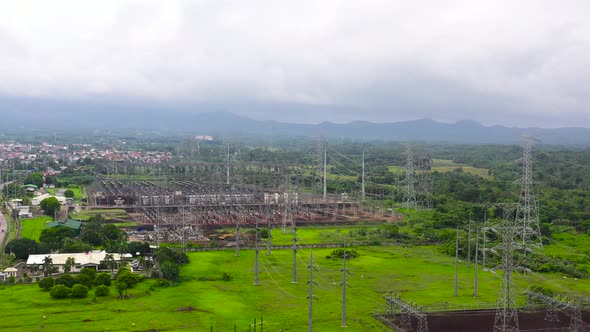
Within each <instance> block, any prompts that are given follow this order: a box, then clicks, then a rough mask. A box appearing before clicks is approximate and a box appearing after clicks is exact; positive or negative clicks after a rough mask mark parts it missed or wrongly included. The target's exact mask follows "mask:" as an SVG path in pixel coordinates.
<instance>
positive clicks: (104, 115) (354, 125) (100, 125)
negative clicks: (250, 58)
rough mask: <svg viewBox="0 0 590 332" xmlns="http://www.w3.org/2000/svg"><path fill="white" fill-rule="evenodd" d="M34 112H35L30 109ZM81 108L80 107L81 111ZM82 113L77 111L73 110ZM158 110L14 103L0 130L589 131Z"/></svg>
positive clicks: (577, 141) (453, 134)
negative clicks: (310, 120) (303, 119)
mask: <svg viewBox="0 0 590 332" xmlns="http://www.w3.org/2000/svg"><path fill="white" fill-rule="evenodd" d="M35 106H37V107H35ZM82 106H84V107H82ZM82 108H83V109H84V111H83V112H82V111H78V110H79V109H82ZM203 108H207V109H208V110H201V111H202V112H200V113H196V112H195V111H194V110H191V109H188V107H187V109H180V110H179V108H178V107H175V108H174V109H173V110H166V109H162V106H161V105H157V106H151V107H150V106H149V105H148V106H146V107H145V108H140V107H137V106H136V105H133V106H125V105H124V104H117V105H109V107H105V105H102V107H100V106H99V105H96V106H94V107H88V106H87V104H83V103H80V104H79V105H77V104H76V103H69V104H66V105H65V107H64V104H63V103H59V102H54V103H52V102H49V103H44V104H43V107H42V108H41V107H38V105H37V104H27V103H24V104H23V103H19V102H18V101H14V102H12V103H11V102H8V103H7V102H6V100H4V101H3V102H2V103H0V115H1V119H2V121H1V122H0V130H9V131H12V132H14V131H22V130H44V131H45V130H60V131H61V130H93V129H99V130H108V129H111V130H127V129H129V130H138V129H139V130H141V129H145V130H158V131H161V132H166V133H168V134H177V135H230V134H243V135H261V136H287V137H317V136H320V135H323V136H325V137H327V138H350V139H358V140H385V141H420V142H440V143H464V144H514V143H516V142H518V140H519V139H520V138H521V137H522V136H523V135H529V136H534V137H536V138H537V139H539V140H540V141H541V142H542V143H543V144H554V145H580V146H590V129H588V128H582V127H568V128H551V129H550V128H517V127H504V126H498V125H494V126H484V125H482V124H480V123H478V122H476V121H473V120H462V121H458V122H456V123H443V122H438V121H435V120H432V119H420V120H412V121H401V122H386V123H375V122H368V121H352V122H348V123H342V124H340V123H333V122H329V121H326V122H322V123H319V124H302V123H287V122H278V121H273V120H265V121H261V120H254V119H252V118H249V117H246V116H241V115H236V114H234V113H231V112H226V111H214V112H212V111H211V109H215V108H213V107H203Z"/></svg>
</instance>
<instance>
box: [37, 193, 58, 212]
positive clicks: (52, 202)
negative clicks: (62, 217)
mask: <svg viewBox="0 0 590 332" xmlns="http://www.w3.org/2000/svg"><path fill="white" fill-rule="evenodd" d="M39 207H40V208H41V210H43V212H44V213H45V214H46V215H48V216H53V215H55V213H56V212H57V211H59V209H60V208H61V203H60V202H59V201H58V200H57V198H55V197H48V198H46V199H44V200H42V201H41V203H39Z"/></svg>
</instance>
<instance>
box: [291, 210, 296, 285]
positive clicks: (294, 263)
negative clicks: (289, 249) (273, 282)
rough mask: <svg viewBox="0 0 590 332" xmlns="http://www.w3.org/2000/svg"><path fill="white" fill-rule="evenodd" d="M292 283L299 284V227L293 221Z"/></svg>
mask: <svg viewBox="0 0 590 332" xmlns="http://www.w3.org/2000/svg"><path fill="white" fill-rule="evenodd" d="M291 283H293V284H296V283H297V226H296V225H295V220H293V280H292V281H291Z"/></svg>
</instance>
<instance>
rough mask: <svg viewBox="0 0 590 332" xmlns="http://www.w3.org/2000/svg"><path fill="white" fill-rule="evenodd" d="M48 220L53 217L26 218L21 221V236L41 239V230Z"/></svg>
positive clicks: (36, 239) (51, 219)
mask: <svg viewBox="0 0 590 332" xmlns="http://www.w3.org/2000/svg"><path fill="white" fill-rule="evenodd" d="M47 221H53V218H51V217H46V216H42V217H36V218H33V219H24V220H23V221H22V222H21V223H22V224H21V230H20V236H21V238H27V239H31V240H35V241H39V237H41V231H42V230H43V228H44V227H45V224H46V222H47Z"/></svg>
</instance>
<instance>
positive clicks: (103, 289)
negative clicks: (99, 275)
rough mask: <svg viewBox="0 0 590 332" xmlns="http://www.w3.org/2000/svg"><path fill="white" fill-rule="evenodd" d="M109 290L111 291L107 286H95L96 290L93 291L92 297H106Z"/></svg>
mask: <svg viewBox="0 0 590 332" xmlns="http://www.w3.org/2000/svg"><path fill="white" fill-rule="evenodd" d="M110 290H111V289H110V288H109V287H108V286H105V285H100V286H97V287H96V289H95V290H94V295H96V296H107V295H109V292H110Z"/></svg>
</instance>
